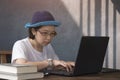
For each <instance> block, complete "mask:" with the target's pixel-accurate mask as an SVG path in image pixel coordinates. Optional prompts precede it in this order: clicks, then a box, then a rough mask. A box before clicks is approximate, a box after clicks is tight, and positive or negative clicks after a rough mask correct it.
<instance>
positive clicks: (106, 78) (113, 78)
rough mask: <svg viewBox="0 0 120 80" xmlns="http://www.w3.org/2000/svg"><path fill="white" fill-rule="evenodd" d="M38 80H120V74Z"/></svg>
mask: <svg viewBox="0 0 120 80" xmlns="http://www.w3.org/2000/svg"><path fill="white" fill-rule="evenodd" d="M36 80H120V72H114V73H99V74H90V75H84V76H78V77H64V76H56V75H49V76H45V77H44V78H42V79H36Z"/></svg>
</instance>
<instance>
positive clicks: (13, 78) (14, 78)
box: [0, 72, 44, 80]
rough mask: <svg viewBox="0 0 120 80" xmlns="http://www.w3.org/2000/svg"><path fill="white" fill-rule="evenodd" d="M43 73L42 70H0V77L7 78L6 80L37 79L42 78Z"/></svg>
mask: <svg viewBox="0 0 120 80" xmlns="http://www.w3.org/2000/svg"><path fill="white" fill-rule="evenodd" d="M43 77H44V74H43V73H42V72H33V73H18V74H16V73H7V72H0V79H7V80H26V79H31V80H33V79H38V78H43Z"/></svg>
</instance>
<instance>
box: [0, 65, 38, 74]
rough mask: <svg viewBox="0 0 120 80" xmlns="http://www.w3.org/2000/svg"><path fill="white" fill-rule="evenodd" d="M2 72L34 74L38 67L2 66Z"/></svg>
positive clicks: (0, 67) (0, 69) (0, 70)
mask: <svg viewBox="0 0 120 80" xmlns="http://www.w3.org/2000/svg"><path fill="white" fill-rule="evenodd" d="M0 72H7V73H33V72H37V66H34V65H26V64H11V63H5V64H0Z"/></svg>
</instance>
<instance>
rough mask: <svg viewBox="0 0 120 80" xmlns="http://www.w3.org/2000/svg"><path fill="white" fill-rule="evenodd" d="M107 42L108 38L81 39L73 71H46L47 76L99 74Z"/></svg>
mask: <svg viewBox="0 0 120 80" xmlns="http://www.w3.org/2000/svg"><path fill="white" fill-rule="evenodd" d="M108 41H109V37H106V36H98V37H97V36H83V37H82V38H81V43H80V47H79V50H78V55H77V58H76V62H75V67H74V70H73V71H72V72H67V71H63V70H59V71H56V70H53V71H48V72H49V74H55V75H63V76H80V75H85V74H94V73H99V72H101V70H102V67H103V62H104V57H105V53H106V50H107V46H108Z"/></svg>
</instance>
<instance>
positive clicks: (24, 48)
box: [11, 38, 59, 63]
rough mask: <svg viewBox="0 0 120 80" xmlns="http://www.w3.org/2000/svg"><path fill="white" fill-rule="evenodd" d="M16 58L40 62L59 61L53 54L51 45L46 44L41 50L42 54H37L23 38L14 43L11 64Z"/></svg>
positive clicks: (26, 39) (27, 40)
mask: <svg viewBox="0 0 120 80" xmlns="http://www.w3.org/2000/svg"><path fill="white" fill-rule="evenodd" d="M18 58H24V59H26V60H28V61H32V62H35V61H42V60H46V59H49V58H50V59H57V60H58V59H59V58H58V56H57V55H56V54H55V51H54V49H53V48H52V46H51V44H48V45H47V46H45V47H44V48H43V52H39V51H37V50H35V49H34V48H33V47H32V45H31V43H30V41H29V39H28V38H25V39H22V40H18V41H16V42H15V44H14V46H13V50H12V60H11V62H12V63H13V62H14V60H16V59H18Z"/></svg>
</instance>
